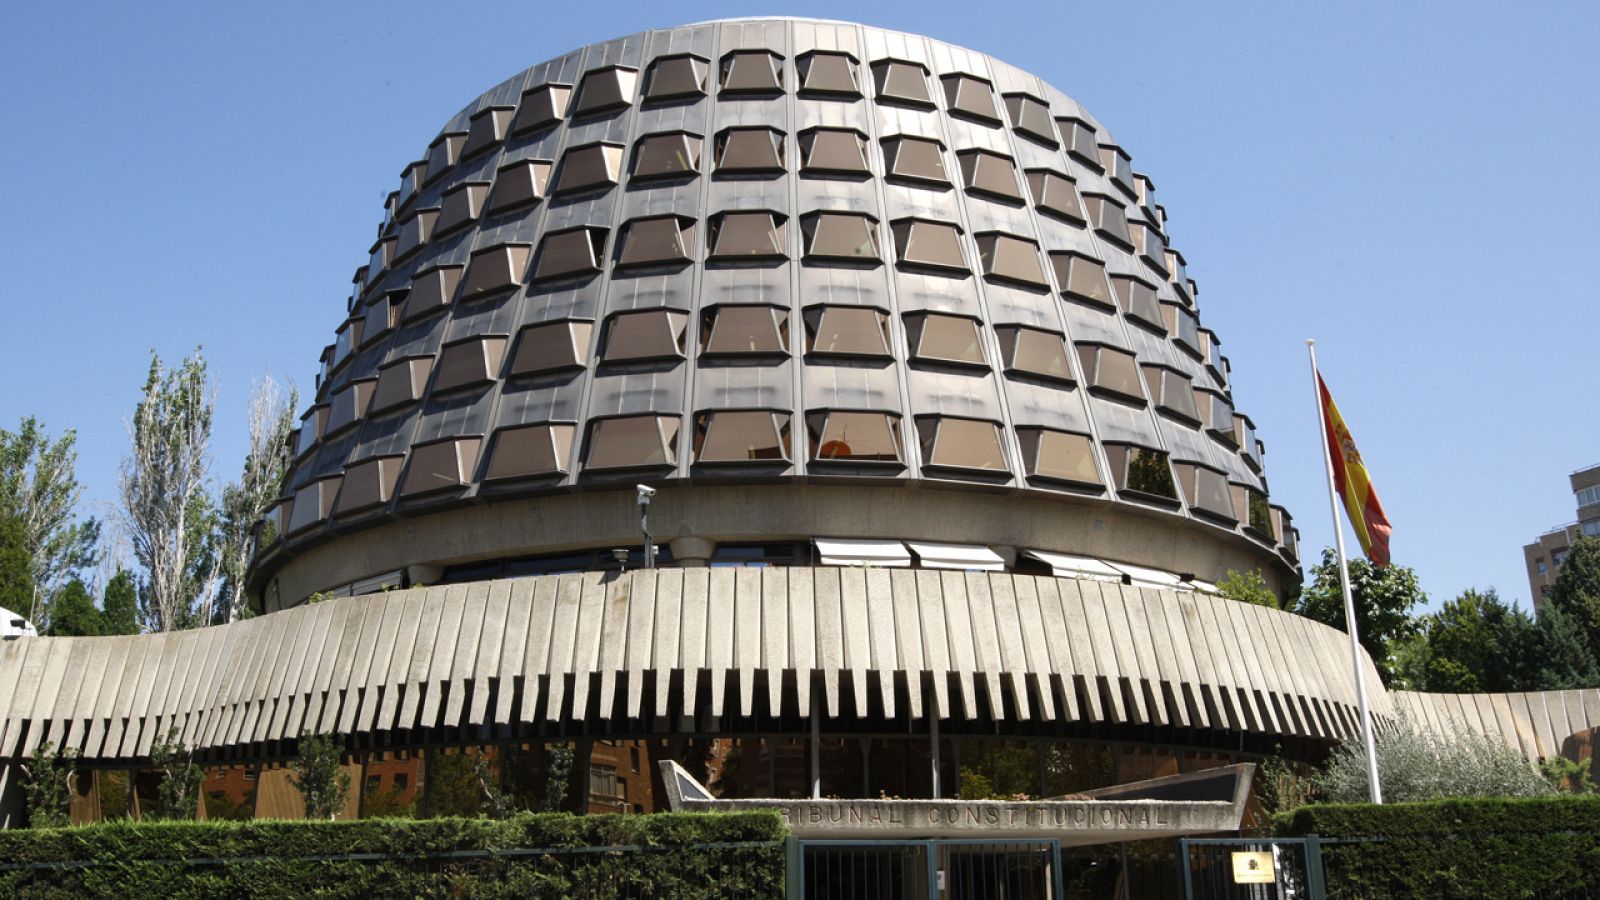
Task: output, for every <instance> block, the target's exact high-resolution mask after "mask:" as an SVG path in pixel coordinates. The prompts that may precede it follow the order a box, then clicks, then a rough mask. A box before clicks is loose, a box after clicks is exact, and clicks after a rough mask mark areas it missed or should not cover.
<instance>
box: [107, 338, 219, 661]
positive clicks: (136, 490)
mask: <svg viewBox="0 0 1600 900" xmlns="http://www.w3.org/2000/svg"><path fill="white" fill-rule="evenodd" d="M215 402H216V399H215V390H214V389H213V387H212V385H211V381H210V377H209V375H208V374H207V371H206V364H205V361H204V360H203V359H202V358H201V356H200V351H199V350H198V349H196V350H195V352H194V354H193V355H192V356H190V357H188V358H187V359H185V360H184V361H183V362H182V363H181V364H179V365H178V366H177V367H176V368H172V369H168V368H166V367H165V366H164V365H162V362H161V358H160V357H159V356H156V355H154V354H151V358H150V373H149V376H148V377H147V378H146V380H145V385H144V391H143V395H142V397H141V398H140V400H139V405H138V406H137V407H136V408H135V410H134V415H133V422H132V424H131V427H130V431H131V437H132V440H133V447H132V450H131V452H130V454H129V456H128V457H127V458H126V459H124V460H123V464H122V478H121V488H122V515H123V518H124V527H125V528H126V531H127V534H128V537H129V540H130V542H131V543H132V546H133V555H134V557H135V558H136V559H137V560H138V561H139V565H140V566H141V567H142V568H143V569H144V583H143V584H142V585H141V591H140V605H141V616H142V618H143V620H144V624H145V625H146V626H147V627H148V628H149V629H150V630H152V631H171V630H173V629H177V628H185V627H190V626H192V625H195V624H203V623H205V622H208V621H209V620H210V618H211V616H210V613H211V607H212V602H213V600H214V596H215V592H216V590H215V586H216V582H217V580H218V568H219V564H218V560H217V554H216V552H215V547H214V546H213V525H214V519H215V511H214V509H213V507H212V504H211V498H210V496H209V494H208V493H207V487H208V477H209V468H210V447H211V416H212V410H213V408H214V406H215Z"/></svg>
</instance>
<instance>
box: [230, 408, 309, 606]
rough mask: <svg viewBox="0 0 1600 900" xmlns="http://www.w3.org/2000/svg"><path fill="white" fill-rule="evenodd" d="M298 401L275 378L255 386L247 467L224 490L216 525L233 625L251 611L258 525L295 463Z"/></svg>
mask: <svg viewBox="0 0 1600 900" xmlns="http://www.w3.org/2000/svg"><path fill="white" fill-rule="evenodd" d="M298 402H299V395H298V394H297V393H296V392H295V391H293V390H290V391H289V393H288V395H287V396H285V395H284V392H283V390H282V388H280V387H279V386H278V383H277V382H276V381H273V380H272V379H271V378H263V379H261V380H260V381H258V382H256V386H255V389H254V390H253V391H252V392H251V394H250V410H249V425H250V432H249V445H248V447H247V448H246V451H245V458H244V467H243V469H242V471H241V472H240V474H239V480H238V481H235V482H232V483H231V484H228V485H226V486H224V487H223V489H222V502H221V510H220V515H219V517H218V522H217V524H218V528H219V530H220V534H219V536H218V541H217V542H218V544H219V546H220V552H221V562H222V586H221V591H222V595H221V598H220V604H221V613H222V616H223V617H224V618H225V619H226V620H227V621H230V622H231V621H233V620H235V619H238V618H240V617H241V616H243V615H245V614H246V613H247V609H246V605H245V590H244V579H245V570H246V569H248V568H249V566H250V560H251V558H252V557H253V556H254V555H255V551H256V532H255V524H256V523H257V522H258V521H261V519H262V517H263V516H265V515H266V512H267V509H268V507H270V506H271V505H272V503H273V501H274V500H276V499H277V498H278V492H279V490H280V489H281V488H282V486H283V479H284V477H285V476H286V475H287V474H288V472H289V465H290V463H292V462H293V461H294V460H293V451H292V448H291V447H290V446H289V434H290V432H291V431H293V430H294V408H295V406H296V405H298ZM265 527H271V526H270V524H268V525H267V526H265ZM261 538H262V540H265V541H270V540H271V539H272V535H270V534H263V535H261Z"/></svg>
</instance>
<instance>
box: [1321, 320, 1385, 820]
mask: <svg viewBox="0 0 1600 900" xmlns="http://www.w3.org/2000/svg"><path fill="white" fill-rule="evenodd" d="M1306 351H1307V352H1309V353H1310V354H1311V389H1312V390H1313V391H1315V392H1316V395H1317V428H1318V430H1319V431H1320V432H1321V434H1320V435H1319V436H1318V439H1317V443H1319V444H1321V445H1322V463H1323V470H1324V472H1325V473H1326V474H1327V477H1328V511H1329V512H1331V513H1333V545H1334V547H1335V548H1336V549H1337V550H1338V552H1339V587H1340V589H1341V590H1342V591H1343V592H1344V623H1345V630H1346V631H1348V632H1350V667H1351V668H1352V669H1353V670H1354V671H1355V674H1356V701H1357V702H1358V703H1359V704H1360V706H1361V743H1362V745H1363V746H1364V747H1365V748H1366V752H1367V786H1368V787H1369V788H1370V789H1371V795H1372V802H1373V803H1382V802H1383V787H1382V786H1381V785H1380V784H1379V783H1378V748H1377V745H1376V744H1375V743H1374V742H1373V738H1372V710H1371V708H1370V707H1368V705H1367V679H1366V675H1365V674H1364V671H1363V669H1362V666H1361V638H1360V636H1359V635H1358V634H1356V603H1355V600H1354V598H1352V597H1351V595H1350V566H1349V564H1348V563H1346V562H1345V557H1344V523H1342V522H1341V521H1340V520H1339V494H1338V490H1337V489H1336V488H1335V487H1334V485H1333V451H1332V450H1331V449H1329V447H1328V410H1327V409H1326V408H1324V406H1323V403H1322V382H1321V380H1320V378H1319V377H1318V375H1317V342H1316V341H1315V340H1313V339H1311V338H1307V339H1306Z"/></svg>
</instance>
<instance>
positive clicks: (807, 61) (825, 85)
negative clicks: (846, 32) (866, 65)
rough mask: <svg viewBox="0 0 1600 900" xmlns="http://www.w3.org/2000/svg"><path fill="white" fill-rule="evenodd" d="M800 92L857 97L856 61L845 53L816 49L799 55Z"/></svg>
mask: <svg viewBox="0 0 1600 900" xmlns="http://www.w3.org/2000/svg"><path fill="white" fill-rule="evenodd" d="M799 66H800V92H801V93H802V94H835V95H839V96H849V97H859V96H861V86H860V85H859V84H858V83H857V82H856V62H855V60H854V59H852V58H851V57H850V55H849V54H846V53H828V52H824V51H817V52H815V53H807V54H806V55H805V56H802V57H800V62H799Z"/></svg>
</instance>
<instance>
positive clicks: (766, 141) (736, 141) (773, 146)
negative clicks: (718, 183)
mask: <svg viewBox="0 0 1600 900" xmlns="http://www.w3.org/2000/svg"><path fill="white" fill-rule="evenodd" d="M716 161H717V171H718V172H751V173H781V172H783V170H784V169H783V133H782V132H779V131H774V130H773V129H771V128H765V127H760V126H756V127H751V128H729V129H727V130H725V131H723V132H722V133H721V134H719V135H717V152H716Z"/></svg>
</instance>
